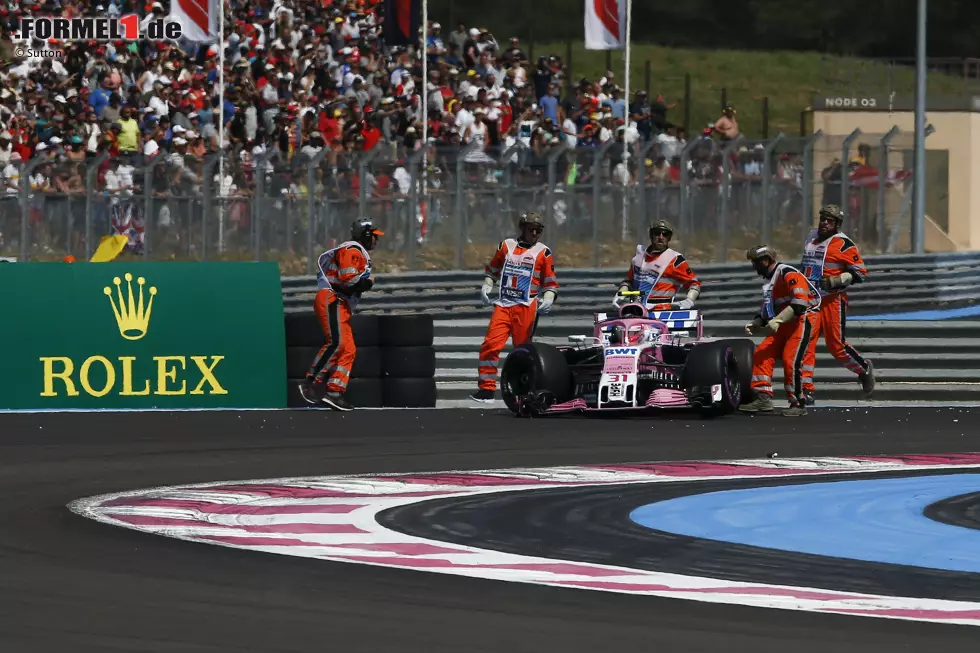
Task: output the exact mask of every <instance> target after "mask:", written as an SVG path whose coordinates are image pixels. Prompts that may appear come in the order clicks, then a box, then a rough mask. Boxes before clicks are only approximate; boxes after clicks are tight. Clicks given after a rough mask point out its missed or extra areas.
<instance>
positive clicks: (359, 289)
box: [354, 277, 374, 295]
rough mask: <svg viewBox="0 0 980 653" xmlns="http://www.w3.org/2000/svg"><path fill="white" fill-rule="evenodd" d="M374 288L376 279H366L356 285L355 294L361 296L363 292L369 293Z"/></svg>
mask: <svg viewBox="0 0 980 653" xmlns="http://www.w3.org/2000/svg"><path fill="white" fill-rule="evenodd" d="M373 287H374V279H372V278H371V277H365V278H363V279H361V280H360V281H358V282H357V283H355V284H354V292H355V293H357V294H358V295H360V294H361V293H363V292H367V291H368V290H371V288H373Z"/></svg>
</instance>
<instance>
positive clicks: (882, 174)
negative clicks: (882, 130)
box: [875, 125, 899, 252]
mask: <svg viewBox="0 0 980 653" xmlns="http://www.w3.org/2000/svg"><path fill="white" fill-rule="evenodd" d="M898 132H899V129H898V125H892V128H891V129H889V130H888V133H887V134H885V135H884V137H883V138H882V139H881V150H880V153H881V160H880V161H879V162H878V207H877V215H875V231H877V232H878V251H879V252H880V251H884V249H885V247H886V245H887V243H888V233H887V232H888V227H887V226H886V224H885V195H886V190H887V188H886V184H887V181H888V147H889V145H890V144H891V140H892V139H893V138H894V137H895V136H897V135H898Z"/></svg>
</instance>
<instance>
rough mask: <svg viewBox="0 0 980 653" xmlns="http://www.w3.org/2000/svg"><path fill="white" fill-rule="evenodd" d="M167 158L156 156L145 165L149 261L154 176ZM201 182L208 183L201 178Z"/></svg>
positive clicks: (145, 235)
mask: <svg viewBox="0 0 980 653" xmlns="http://www.w3.org/2000/svg"><path fill="white" fill-rule="evenodd" d="M166 162H167V160H166V159H164V158H163V157H162V156H158V157H156V160H155V161H152V162H151V163H150V165H149V166H146V165H144V166H143V228H144V230H143V256H144V258H146V260H147V261H149V260H150V252H151V249H150V248H151V247H152V244H153V238H152V236H153V228H152V226H151V225H152V223H153V219H152V216H153V176H154V175H155V174H156V169H157V166H159V165H163V164H164V163H166ZM144 163H145V162H144ZM201 183H207V182H206V181H205V180H203V179H202V180H201Z"/></svg>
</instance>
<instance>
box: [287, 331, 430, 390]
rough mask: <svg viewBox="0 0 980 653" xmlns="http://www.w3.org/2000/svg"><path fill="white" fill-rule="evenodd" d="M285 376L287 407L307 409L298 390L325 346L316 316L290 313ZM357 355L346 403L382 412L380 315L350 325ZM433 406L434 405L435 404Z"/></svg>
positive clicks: (348, 386)
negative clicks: (286, 379) (318, 353)
mask: <svg viewBox="0 0 980 653" xmlns="http://www.w3.org/2000/svg"><path fill="white" fill-rule="evenodd" d="M285 319H286V375H287V376H288V377H289V378H288V388H287V395H286V396H287V405H288V406H289V407H291V408H295V407H305V406H307V405H308V404H307V403H306V402H305V401H303V398H302V397H301V396H300V394H299V390H298V389H297V386H298V385H299V384H300V383H302V381H303V379H305V378H306V372H307V370H309V368H310V365H312V364H313V359H314V358H316V355H317V352H318V351H320V348H321V347H322V346H323V343H324V337H323V329H321V328H320V322H319V321H318V320H317V318H316V315H314V314H313V313H287V314H286V316H285ZM350 326H351V332H353V334H354V344H355V345H356V346H357V355H356V356H355V358H354V366H353V368H352V369H351V373H350V382H349V383H348V385H347V395H346V397H347V400H348V401H349V402H350V403H352V404H353V405H354V406H355V407H357V408H381V407H383V406H384V405H385V404H384V390H383V384H382V353H381V347H380V346H379V345H380V344H381V342H380V340H379V335H380V328H379V322H378V316H377V315H354V316H352V317H351V321H350ZM433 405H434V404H433Z"/></svg>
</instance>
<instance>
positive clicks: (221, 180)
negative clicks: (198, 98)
mask: <svg viewBox="0 0 980 653" xmlns="http://www.w3.org/2000/svg"><path fill="white" fill-rule="evenodd" d="M216 4H217V5H218V116H219V120H220V122H219V123H218V204H219V212H218V251H219V252H222V253H224V251H225V194H224V186H225V0H217V2H216ZM204 182H205V183H209V182H208V180H204Z"/></svg>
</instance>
